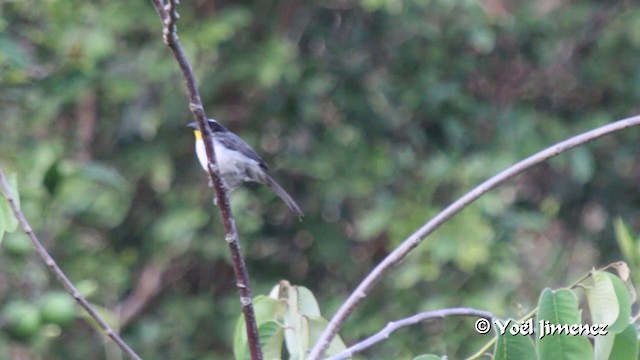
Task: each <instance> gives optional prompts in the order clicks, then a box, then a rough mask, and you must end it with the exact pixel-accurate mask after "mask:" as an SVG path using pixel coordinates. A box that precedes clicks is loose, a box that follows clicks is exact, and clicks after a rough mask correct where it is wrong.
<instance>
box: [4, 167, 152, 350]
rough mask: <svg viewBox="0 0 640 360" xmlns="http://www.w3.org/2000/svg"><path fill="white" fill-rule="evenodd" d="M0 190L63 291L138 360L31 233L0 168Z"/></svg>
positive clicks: (112, 338)
mask: <svg viewBox="0 0 640 360" xmlns="http://www.w3.org/2000/svg"><path fill="white" fill-rule="evenodd" d="M0 188H1V190H2V194H3V195H4V197H5V198H6V199H7V200H8V201H9V205H10V206H11V210H13V215H15V217H16V219H18V222H19V223H20V227H21V228H22V230H23V231H24V232H25V233H26V234H27V236H29V239H31V242H32V243H33V246H34V247H35V248H36V251H37V252H38V255H40V257H41V258H42V260H44V262H45V264H47V266H48V267H49V269H51V272H53V274H54V275H55V276H56V278H57V279H58V281H59V282H60V283H61V284H62V286H64V288H65V290H67V292H68V293H69V294H70V295H71V296H72V297H73V298H74V299H75V300H76V301H77V302H78V304H80V306H82V308H83V309H84V310H85V311H86V312H87V313H88V314H89V316H91V317H92V318H93V319H94V320H95V321H96V323H97V324H98V326H100V328H101V329H102V330H103V331H104V333H105V334H106V335H107V336H108V337H110V338H111V340H113V341H114V342H115V343H116V344H117V345H118V346H119V347H120V349H122V351H123V352H124V353H125V354H127V355H128V356H129V357H131V358H132V359H135V360H140V359H141V358H140V356H138V354H136V353H135V351H133V350H132V349H131V348H130V347H129V345H127V343H126V342H124V340H122V338H121V337H120V335H118V333H117V332H116V331H114V330H113V329H112V328H111V327H109V325H107V322H106V321H105V320H104V319H103V318H102V316H100V314H98V312H97V311H96V309H94V308H93V306H91V304H90V303H89V301H87V299H86V298H85V297H84V296H82V294H80V292H79V291H78V289H76V287H75V286H74V285H73V283H72V282H71V280H69V278H68V277H67V275H65V273H64V272H63V271H62V269H61V268H60V266H58V264H57V263H56V261H55V260H54V259H53V258H52V257H51V255H49V252H48V251H47V249H45V247H44V246H43V245H42V243H41V242H40V240H39V239H38V237H37V236H36V234H35V233H34V232H33V229H32V228H31V225H30V224H29V221H28V220H27V218H26V217H25V216H24V213H23V212H22V210H20V206H19V205H18V202H17V201H16V198H15V197H14V195H13V191H12V190H11V186H10V185H9V182H8V181H7V177H6V176H5V174H4V171H3V170H2V168H0Z"/></svg>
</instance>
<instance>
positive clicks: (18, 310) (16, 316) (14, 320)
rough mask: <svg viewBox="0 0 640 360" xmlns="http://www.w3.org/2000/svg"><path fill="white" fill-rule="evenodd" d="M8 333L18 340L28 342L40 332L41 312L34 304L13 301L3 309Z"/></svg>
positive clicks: (3, 317)
mask: <svg viewBox="0 0 640 360" xmlns="http://www.w3.org/2000/svg"><path fill="white" fill-rule="evenodd" d="M2 319H3V320H4V323H5V324H4V327H5V328H6V330H7V333H8V334H9V335H10V336H11V337H12V338H14V339H16V340H28V339H30V338H31V337H33V336H34V335H35V334H36V333H37V332H38V331H39V330H40V325H41V322H40V312H39V311H38V308H37V307H36V306H34V305H33V304H30V303H27V302H24V301H12V302H10V303H8V304H7V305H5V306H4V308H3V309H2Z"/></svg>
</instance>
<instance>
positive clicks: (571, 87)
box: [0, 0, 640, 359]
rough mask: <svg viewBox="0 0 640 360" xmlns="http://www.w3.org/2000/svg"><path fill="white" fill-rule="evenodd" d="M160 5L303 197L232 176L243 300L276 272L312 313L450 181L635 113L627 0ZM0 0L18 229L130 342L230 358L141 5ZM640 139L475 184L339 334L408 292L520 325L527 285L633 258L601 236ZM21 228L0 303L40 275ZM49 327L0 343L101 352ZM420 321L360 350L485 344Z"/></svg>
mask: <svg viewBox="0 0 640 360" xmlns="http://www.w3.org/2000/svg"><path fill="white" fill-rule="evenodd" d="M180 12H181V15H182V17H181V20H180V22H179V23H178V29H179V34H180V37H181V39H182V40H183V42H184V44H185V47H186V48H187V51H188V52H189V54H188V55H189V56H190V59H191V60H192V62H193V65H194V70H195V72H196V75H197V77H198V83H199V84H200V86H201V91H202V95H203V99H204V101H205V108H206V110H207V113H208V114H209V115H210V116H212V117H215V118H216V119H218V120H220V121H221V122H223V123H224V124H225V125H226V126H228V127H229V128H230V129H232V130H233V131H235V132H237V133H238V134H240V135H241V136H242V137H243V138H244V139H246V140H247V142H249V143H250V144H252V145H253V146H254V147H255V148H256V150H258V152H260V153H261V154H262V155H263V157H264V158H265V160H266V161H267V162H268V163H269V164H270V165H271V168H272V170H273V172H274V176H275V178H277V179H278V181H279V182H281V183H282V185H283V186H284V187H285V188H286V189H287V191H288V192H290V193H291V194H292V195H293V196H294V198H296V200H298V202H299V203H300V205H301V206H302V208H303V210H304V211H305V214H306V217H305V218H304V219H303V221H301V222H299V221H297V220H296V219H295V218H294V217H293V216H291V214H289V213H288V211H287V209H286V207H285V206H284V205H283V204H281V203H280V202H279V201H278V199H277V198H276V197H275V196H273V195H272V194H271V193H270V192H269V191H268V189H266V188H264V187H258V186H255V187H251V186H249V187H246V188H243V189H239V190H236V191H235V192H234V193H233V198H232V200H233V206H234V209H235V212H236V215H237V221H238V228H239V231H240V236H241V240H242V243H243V247H244V250H245V252H246V254H247V257H248V266H249V270H250V273H251V276H252V285H253V286H254V294H261V293H267V292H268V291H269V289H270V288H271V286H272V285H273V284H274V283H277V282H279V281H280V280H281V279H289V280H290V281H291V282H292V283H297V284H300V285H301V286H304V287H306V288H308V289H310V290H311V291H313V293H314V294H315V296H316V297H317V299H318V303H319V304H320V306H321V308H322V312H323V314H324V315H325V317H327V318H328V317H330V316H331V314H333V312H334V311H335V309H336V308H337V306H338V305H339V304H340V302H341V301H342V300H343V299H344V298H345V297H346V295H347V294H348V292H349V291H350V290H351V289H352V288H353V287H354V285H355V284H356V283H357V281H358V280H359V279H360V278H361V277H362V276H363V275H364V274H365V273H366V272H368V271H369V269H370V268H371V267H372V266H373V265H374V264H375V263H377V262H378V261H379V260H380V259H381V258H382V257H383V256H384V255H385V254H387V253H388V252H389V251H390V250H391V249H392V248H393V247H394V246H395V245H397V244H398V243H399V242H400V241H401V240H402V239H403V238H404V237H406V236H407V235H408V234H410V233H411V232H412V231H414V230H415V228H417V227H418V226H420V225H421V224H423V223H424V222H425V221H426V220H427V219H429V217H430V216H431V215H433V214H435V213H436V212H437V211H438V210H440V209H441V208H442V207H443V206H446V205H447V204H448V203H450V202H451V201H452V200H454V199H455V198H456V197H457V196H458V195H460V194H461V193H463V192H464V191H465V190H467V189H469V188H470V187H471V186H473V185H475V184H476V183H478V182H479V181H481V180H483V179H485V178H487V177H489V176H491V175H493V174H495V173H496V172H498V171H500V170H501V169H503V168H504V167H506V166H507V165H508V164H511V163H513V162H515V161H516V160H518V159H520V158H522V157H524V156H527V155H529V154H531V153H532V152H534V151H536V150H538V149H540V148H542V147H545V146H547V145H549V144H551V143H553V142H556V141H558V140H561V139H563V138H565V137H567V136H569V135H571V134H574V133H576V132H579V131H582V130H586V129H588V128H591V127H594V126H596V125H600V124H603V123H605V122H608V121H611V120H613V119H616V118H621V117H624V116H628V115H630V114H632V113H633V112H634V111H637V109H638V105H637V103H638V101H637V99H638V97H639V95H640V88H639V87H638V86H637V84H638V79H640V68H639V67H638V66H637V58H638V56H637V52H638V50H639V49H640V37H639V36H638V34H639V33H640V32H638V31H636V30H637V29H638V28H639V26H640V25H639V24H640V8H639V7H638V6H637V5H633V4H632V3H630V2H619V3H616V4H603V3H602V2H599V1H593V0H589V1H581V2H575V3H571V4H564V3H561V2H533V1H529V2H517V1H514V2H507V1H503V0H498V1H481V2H470V1H450V0H433V1H417V0H409V1H398V0H367V1H362V2H331V1H325V2H322V1H321V2H291V1H289V2H287V1H281V2H263V1H249V2H243V3H241V4H239V3H237V2H230V1H215V2H211V1H208V2H185V3H184V4H182V5H181V7H180ZM0 14H1V15H0V89H1V90H0V108H2V117H1V118H0V162H1V164H2V166H3V168H6V169H7V171H8V172H14V173H16V174H17V179H18V181H17V184H18V185H19V192H20V198H21V204H22V207H23V209H24V211H25V212H26V215H27V216H28V217H29V219H30V220H31V221H32V223H33V224H32V225H33V226H34V229H35V231H36V232H37V233H38V234H39V235H41V237H43V238H44V239H45V240H46V245H47V247H48V248H49V249H50V250H51V251H52V253H53V255H54V256H55V257H56V258H57V259H58V260H59V261H60V263H61V264H62V266H63V269H64V270H65V271H67V272H68V273H69V275H70V277H71V279H72V280H73V281H74V282H76V283H78V285H79V287H80V288H81V290H82V292H83V293H84V294H85V295H87V296H88V297H89V299H90V300H91V301H92V302H93V303H95V304H97V305H99V306H100V307H101V308H102V309H103V312H104V313H105V314H107V315H108V316H107V317H108V318H109V319H111V321H113V322H114V324H116V325H119V327H120V328H121V329H122V332H123V335H124V337H125V339H126V340H127V341H128V342H130V344H131V345H132V347H133V348H135V349H136V350H138V351H139V352H140V353H141V355H142V356H143V357H144V358H150V359H155V358H172V359H188V358H198V359H207V358H230V357H231V356H232V355H231V354H232V352H233V343H234V331H233V330H232V329H234V325H235V322H236V319H237V316H238V313H239V305H238V299H237V294H236V291H235V284H234V280H233V274H232V270H231V267H230V265H229V259H228V255H227V252H226V246H225V244H224V240H223V238H222V235H221V234H222V230H221V224H220V220H219V218H218V215H217V212H216V211H214V209H213V208H212V204H211V200H210V195H211V192H210V190H209V189H208V188H207V185H206V180H205V177H204V174H203V173H202V171H201V169H200V168H199V166H198V164H197V161H196V160H195V159H194V152H193V148H192V147H193V143H192V139H191V134H189V132H188V131H187V130H186V129H185V128H184V125H185V124H186V122H187V121H188V117H189V111H188V107H187V101H186V97H185V95H184V90H183V84H182V80H181V78H180V76H179V72H178V69H177V68H176V66H175V62H174V60H173V59H172V58H171V56H170V53H169V51H168V50H167V49H166V48H165V46H164V44H163V43H162V40H161V33H160V28H161V26H160V23H159V20H158V17H157V15H156V14H155V12H154V11H153V9H152V6H151V5H150V4H149V3H148V2H144V1H133V2H113V1H94V2H86V1H79V0H68V1H54V0H44V1H35V0H22V1H11V0H10V1H3V2H0ZM636 138H637V134H636V133H635V132H634V131H629V132H628V133H626V134H622V135H619V136H616V137H615V138H613V137H611V138H605V139H602V140H600V141H599V142H597V143H595V144H593V145H589V146H586V147H583V148H580V149H578V150H575V151H574V152H572V153H571V154H570V155H568V156H563V157H560V158H558V159H556V160H554V161H552V162H550V163H549V164H546V165H544V166H541V167H540V168H538V169H537V170H535V171H533V172H530V173H527V174H525V175H523V176H521V177H519V178H518V179H517V180H515V181H514V182H512V183H511V184H509V185H507V186H505V187H503V188H501V189H500V190H498V191H496V192H493V193H490V194H487V195H486V196H485V197H483V199H482V200H481V201H479V202H478V203H476V204H475V205H474V206H472V207H470V208H469V209H466V210H465V211H464V213H462V214H460V215H459V216H458V217H456V218H455V219H454V220H453V221H452V222H451V223H449V224H446V225H445V226H443V227H442V228H441V229H440V230H438V231H437V232H436V233H435V234H434V235H433V236H431V237H430V238H429V239H427V240H426V242H425V243H424V244H422V245H421V246H420V247H418V248H417V249H416V250H415V251H414V253H413V254H412V255H411V256H410V257H409V258H408V259H406V261H404V262H403V263H402V264H401V265H400V266H399V267H398V268H397V269H396V271H395V273H394V274H393V275H392V276H390V277H389V278H387V279H385V281H383V282H382V283H380V284H378V285H377V287H376V288H375V290H374V291H373V293H372V294H370V295H369V297H368V298H367V299H366V300H365V302H364V303H363V305H362V306H361V307H360V308H359V309H358V310H357V312H356V313H355V314H354V316H353V317H352V318H351V319H350V321H349V323H348V324H347V326H346V328H345V329H344V330H343V331H342V333H341V335H342V338H343V339H344V341H345V343H347V344H351V343H353V342H355V341H357V340H358V339H360V338H363V337H365V336H367V335H370V334H371V333H373V332H375V331H377V330H378V329H380V328H381V327H382V326H384V324H386V323H387V322H388V321H389V320H391V319H395V318H401V317H404V316H408V315H411V314H413V313H416V312H418V311H423V310H429V309H436V308H444V307H452V306H468V307H476V308H481V309H486V310H489V311H492V312H493V313H494V314H496V315H497V316H499V317H501V318H511V317H513V318H518V317H521V316H522V315H523V314H525V313H527V312H528V310H530V309H532V308H534V307H535V306H536V303H535V299H536V297H537V294H538V293H539V292H540V290H541V289H543V288H545V287H554V284H562V283H567V282H568V281H569V280H570V279H575V278H577V277H578V276H579V274H582V273H584V272H585V271H588V270H589V269H591V268H592V267H598V265H599V264H604V263H608V262H611V261H617V260H619V259H620V257H621V253H622V254H623V255H624V256H625V257H630V256H636V255H637V254H636V255H633V254H634V252H633V251H631V252H630V253H629V251H628V246H627V247H625V246H626V245H625V246H623V245H621V246H620V249H621V250H618V246H617V244H616V242H615V240H614V225H613V223H614V221H613V220H612V219H613V218H617V217H621V218H622V219H624V221H625V222H627V223H628V224H629V225H628V228H629V229H638V226H639V225H640V217H639V215H640V213H639V208H638V203H639V200H640V198H639V194H640V192H638V191H637V185H638V181H637V169H638V168H639V164H638V161H639V160H638V159H640V156H638V155H639V154H638V151H640V150H639V149H638V147H637V146H636V144H637V141H636ZM0 211H1V212H2V214H5V212H6V209H5V208H4V205H2V200H0ZM0 218H2V219H5V220H6V219H7V217H6V216H5V215H2V216H0ZM9 221H12V220H9ZM5 226H6V225H5ZM9 228H11V227H9ZM620 231H621V230H619V229H618V232H620ZM17 234H18V232H15V233H11V234H8V235H5V239H4V240H3V242H2V244H1V249H2V250H1V251H0V313H4V311H8V310H6V309H7V308H8V307H10V305H11V304H14V303H16V302H17V303H21V304H22V305H25V304H27V305H31V308H33V306H40V304H42V301H43V299H45V298H47V297H49V296H51V295H50V294H51V293H52V292H55V291H58V290H59V289H58V285H57V284H56V283H55V280H54V279H52V278H51V277H50V276H49V274H48V272H47V269H46V266H45V265H44V264H41V263H40V262H39V261H37V260H36V259H35V254H33V253H32V252H31V253H28V252H27V251H24V249H25V247H24V246H22V247H21V246H20V244H23V245H24V244H25V242H24V241H23V242H22V243H21V241H22V240H24V239H25V238H20V237H19V236H18V235H17ZM14 236H17V237H14ZM618 239H620V237H618ZM27 240H28V239H27ZM27 243H28V242H27ZM635 243H636V242H632V244H635ZM12 244H13V246H12ZM634 246H635V245H634ZM12 249H13V250H12ZM16 249H17V250H16ZM20 249H23V250H20ZM632 249H633V247H632ZM636 257H637V256H636ZM626 260H627V261H628V263H629V264H630V266H631V272H632V274H638V271H640V270H639V267H638V263H637V259H635V258H633V259H629V258H626ZM605 281H606V280H605ZM614 290H615V288H614ZM13 306H14V305H11V307H13ZM27 307H28V306H23V308H25V309H26V308H27ZM20 311H24V310H20ZM24 312H25V313H26V311H24ZM30 313H31V312H30ZM32 318H33V319H35V318H36V316H32ZM78 319H79V318H78ZM41 320H42V319H41V318H40V316H39V314H38V316H37V321H33V323H34V324H36V325H38V324H40V323H41ZM51 325H52V324H43V325H42V326H39V327H38V326H36V329H35V330H36V331H34V332H33V334H32V336H29V337H28V338H25V339H22V340H20V341H16V340H15V339H13V338H10V336H9V335H7V334H5V332H0V354H11V353H15V352H17V351H27V352H29V353H30V354H32V355H33V356H32V357H38V356H40V357H41V356H44V355H46V356H51V357H54V358H59V359H84V358H92V357H94V358H95V357H98V358H102V357H105V355H104V353H105V352H110V351H111V350H110V349H108V348H107V349H105V348H104V345H103V344H104V341H103V338H102V337H101V336H100V335H96V334H95V332H93V331H88V330H89V327H90V325H87V324H86V323H85V322H83V321H81V320H76V321H73V322H71V323H70V324H64V322H62V323H61V325H55V326H57V327H55V326H53V327H52V326H51ZM442 326H443V327H445V328H446V329H451V330H453V331H450V332H449V331H447V334H448V335H447V336H446V338H445V337H442V336H440V335H441V329H440V328H439V327H438V326H434V325H431V324H430V325H426V326H425V327H422V328H415V329H414V330H412V331H404V332H402V331H401V332H398V334H397V335H396V336H394V337H392V338H391V339H389V340H388V341H386V342H384V343H383V344H380V345H378V346H376V348H375V350H371V351H369V352H366V353H364V354H363V357H365V358H379V359H389V358H411V357H413V356H416V355H418V354H421V353H426V352H429V353H442V354H445V353H446V354H448V355H449V356H450V357H451V358H461V357H463V356H466V355H468V354H470V353H472V352H473V351H475V350H477V349H478V348H479V347H480V346H481V345H482V344H483V343H484V342H485V341H486V338H485V336H480V335H478V334H476V333H475V332H474V331H473V323H472V321H470V320H469V319H462V320H460V319H457V320H456V319H452V320H449V319H447V320H445V321H444V323H443V325H442ZM52 329H54V331H52ZM91 330H92V329H91ZM620 334H626V330H624V331H622V333H620ZM619 341H624V340H623V338H622V337H620V338H618V336H616V339H615V341H614V348H615V346H616V345H615V343H617V342H619ZM107 346H111V345H107Z"/></svg>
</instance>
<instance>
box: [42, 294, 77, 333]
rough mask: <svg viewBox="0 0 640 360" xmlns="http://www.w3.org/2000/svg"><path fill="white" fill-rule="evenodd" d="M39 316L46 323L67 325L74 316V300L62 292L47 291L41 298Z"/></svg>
mask: <svg viewBox="0 0 640 360" xmlns="http://www.w3.org/2000/svg"><path fill="white" fill-rule="evenodd" d="M40 317H41V318H42V322H44V323H47V324H55V325H58V326H60V327H63V326H66V325H69V324H70V323H71V322H72V321H73V320H74V319H75V317H76V308H75V301H74V300H73V298H72V297H71V296H70V295H69V294H67V293H64V292H52V293H49V294H47V295H45V297H44V299H42V305H41V307H40Z"/></svg>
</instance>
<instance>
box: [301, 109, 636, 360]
mask: <svg viewBox="0 0 640 360" xmlns="http://www.w3.org/2000/svg"><path fill="white" fill-rule="evenodd" d="M639 125H640V115H637V116H634V117H630V118H627V119H623V120H619V121H616V122H613V123H611V124H607V125H604V126H601V127H598V128H596V129H593V130H590V131H587V132H585V133H582V134H580V135H576V136H574V137H572V138H569V139H567V140H564V141H562V142H559V143H557V144H555V145H553V146H551V147H548V148H546V149H544V150H542V151H540V152H538V153H536V154H534V155H532V156H530V157H528V158H526V159H524V160H522V161H520V162H518V163H516V164H514V165H512V166H511V167H509V168H507V169H506V170H503V171H502V172H500V173H499V174H497V175H496V176H494V177H492V178H490V179H488V180H486V181H485V182H483V183H481V184H480V185H478V186H476V187H475V188H474V189H473V190H471V191H470V192H468V193H467V194H465V195H464V196H462V197H461V198H460V199H458V200H456V201H455V202H454V203H452V204H451V205H449V206H448V207H447V208H446V209H444V210H443V211H442V212H440V213H439V214H438V215H436V216H435V217H434V218H433V219H431V220H430V221H429V222H427V223H426V224H424V225H423V226H422V227H421V228H420V229H418V230H417V231H416V232H414V233H413V234H412V235H411V236H409V237H408V238H407V239H406V240H404V242H403V243H402V244H400V246H398V247H397V248H396V249H395V250H393V251H392V252H391V253H390V254H389V255H387V257H386V258H384V260H382V262H380V264H378V265H377V266H376V267H375V268H374V269H373V270H372V271H371V272H370V273H369V274H368V275H367V276H366V277H365V278H364V280H362V282H361V283H360V285H358V287H357V288H356V289H355V290H354V291H353V293H351V295H349V297H348V298H347V300H346V301H345V302H344V303H343V304H342V306H341V307H340V309H338V312H337V313H336V314H335V315H334V316H333V318H332V319H331V321H330V322H329V325H327V328H326V329H325V331H324V332H323V334H322V336H321V337H320V339H319V340H318V342H317V343H316V345H315V346H314V347H313V349H312V351H311V353H310V355H309V357H308V358H307V360H318V359H320V357H321V356H322V355H323V354H324V352H325V351H326V349H327V347H328V346H329V343H330V342H331V340H332V339H333V337H334V336H335V335H336V333H337V332H338V330H339V329H340V328H341V327H342V325H343V324H344V322H345V321H346V319H347V318H348V317H349V315H351V313H352V312H353V310H354V309H355V308H356V306H357V305H358V304H359V303H360V301H362V299H364V298H365V297H366V296H367V292H368V291H369V290H371V288H372V287H373V285H374V284H375V283H376V282H378V281H379V280H380V279H381V278H382V276H383V275H384V274H385V273H386V272H387V271H389V270H390V269H391V268H392V267H394V266H395V265H397V264H398V263H399V262H400V261H402V260H403V259H404V258H405V257H406V256H407V254H408V253H409V252H410V251H411V250H413V248H415V247H416V246H418V244H420V243H421V242H422V240H424V239H425V238H426V237H427V236H428V235H429V234H431V233H432V232H434V231H435V230H436V229H438V228H439V227H440V226H441V225H442V224H444V223H445V222H446V221H447V220H449V219H450V218H452V217H453V216H454V215H456V214H457V213H459V212H460V211H462V210H463V209H464V208H465V207H467V206H468V205H469V204H471V203H472V202H474V201H475V200H477V199H478V198H479V197H480V196H482V195H483V194H484V193H486V192H488V191H489V190H491V189H493V188H495V187H497V186H498V185H500V184H502V183H504V182H506V181H507V180H509V179H511V178H513V177H515V176H516V175H519V174H521V173H523V172H524V171H526V170H528V169H530V168H532V167H533V166H535V165H538V164H540V163H542V162H544V161H546V160H548V159H550V158H552V157H554V156H557V155H559V154H561V153H563V152H566V151H568V150H571V149H573V148H575V147H577V146H580V145H583V144H585V143H588V142H590V141H593V140H596V139H599V138H601V137H603V136H605V135H609V134H612V133H615V132H618V131H622V130H625V129H628V128H630V127H633V126H639Z"/></svg>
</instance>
